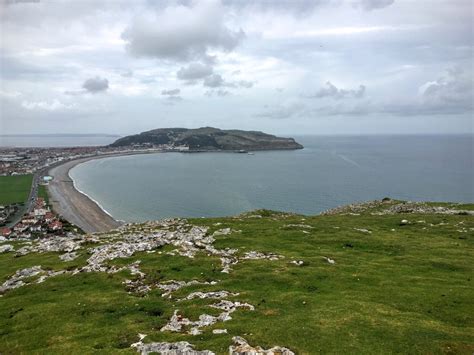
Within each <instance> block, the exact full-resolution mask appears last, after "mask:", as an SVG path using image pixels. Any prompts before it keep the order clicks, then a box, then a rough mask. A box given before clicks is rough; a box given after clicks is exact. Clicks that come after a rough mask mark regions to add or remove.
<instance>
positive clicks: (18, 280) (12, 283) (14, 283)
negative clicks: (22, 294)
mask: <svg viewBox="0 0 474 355" xmlns="http://www.w3.org/2000/svg"><path fill="white" fill-rule="evenodd" d="M42 272H43V269H41V266H40V265H36V266H33V267H30V268H26V269H21V270H18V271H17V272H15V274H14V275H13V276H11V277H10V278H9V279H8V280H7V281H5V282H4V283H3V284H2V286H0V294H3V293H5V292H6V291H8V290H12V289H15V288H18V287H21V286H23V285H26V284H27V283H26V282H25V281H24V279H26V278H29V277H33V276H36V275H38V274H40V273H42Z"/></svg>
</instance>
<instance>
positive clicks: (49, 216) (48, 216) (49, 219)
mask: <svg viewBox="0 0 474 355" xmlns="http://www.w3.org/2000/svg"><path fill="white" fill-rule="evenodd" d="M53 220H54V213H52V212H49V211H48V212H46V214H45V215H44V221H45V222H46V223H51V222H52V221H53Z"/></svg>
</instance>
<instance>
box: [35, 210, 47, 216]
mask: <svg viewBox="0 0 474 355" xmlns="http://www.w3.org/2000/svg"><path fill="white" fill-rule="evenodd" d="M47 212H48V210H46V209H44V208H35V210H34V214H35V217H39V218H42V217H44V216H45V215H46V213H47Z"/></svg>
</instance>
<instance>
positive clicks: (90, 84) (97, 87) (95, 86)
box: [82, 76, 109, 94]
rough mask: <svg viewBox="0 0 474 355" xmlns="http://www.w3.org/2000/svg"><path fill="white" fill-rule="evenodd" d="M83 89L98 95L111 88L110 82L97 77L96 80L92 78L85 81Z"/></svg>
mask: <svg viewBox="0 0 474 355" xmlns="http://www.w3.org/2000/svg"><path fill="white" fill-rule="evenodd" d="M82 87H83V88H84V89H85V90H86V91H88V92H90V93H92V94H96V93H98V92H102V91H106V90H107V89H108V88H109V81H108V80H107V79H106V78H101V77H98V76H96V77H95V78H90V79H87V80H86V81H84V84H82Z"/></svg>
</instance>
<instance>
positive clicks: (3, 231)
mask: <svg viewBox="0 0 474 355" xmlns="http://www.w3.org/2000/svg"><path fill="white" fill-rule="evenodd" d="M10 234H12V230H11V229H10V228H8V227H2V228H0V236H2V237H8V236H10Z"/></svg>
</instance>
